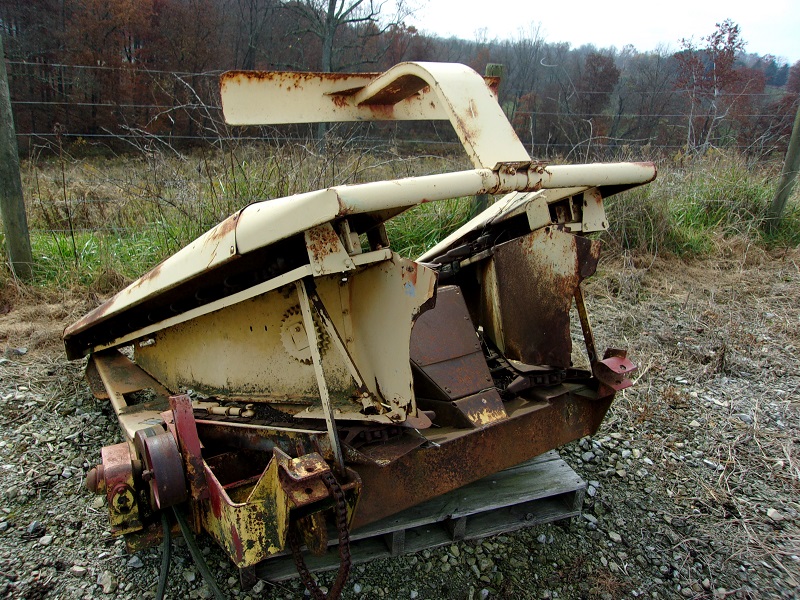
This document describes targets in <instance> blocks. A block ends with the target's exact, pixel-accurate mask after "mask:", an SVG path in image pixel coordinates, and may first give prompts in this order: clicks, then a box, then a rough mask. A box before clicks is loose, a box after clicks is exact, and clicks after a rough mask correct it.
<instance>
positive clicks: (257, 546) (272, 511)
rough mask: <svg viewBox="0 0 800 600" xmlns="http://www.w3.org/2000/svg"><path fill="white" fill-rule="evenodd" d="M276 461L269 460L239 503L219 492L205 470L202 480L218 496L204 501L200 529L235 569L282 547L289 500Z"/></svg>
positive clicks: (214, 477) (269, 554)
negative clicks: (209, 485) (219, 547)
mask: <svg viewBox="0 0 800 600" xmlns="http://www.w3.org/2000/svg"><path fill="white" fill-rule="evenodd" d="M278 470H279V465H278V461H277V460H276V459H275V458H274V457H273V459H272V460H271V461H270V463H269V465H268V466H267V468H266V470H265V471H264V473H263V474H262V475H261V478H260V479H259V480H258V483H257V484H256V485H255V486H254V487H253V488H252V491H250V493H249V494H248V496H247V497H246V498H245V499H243V500H242V501H241V502H235V501H234V500H232V499H231V498H230V496H229V495H228V494H227V493H226V492H225V491H222V486H221V485H220V483H219V481H218V480H217V478H216V476H215V475H214V473H213V472H212V471H211V469H210V468H208V466H206V470H205V471H206V478H207V479H208V480H209V481H210V482H212V483H211V487H212V488H214V487H217V486H219V488H220V490H219V493H216V494H215V493H214V492H212V497H211V499H209V500H206V501H204V503H203V510H202V521H203V527H204V528H205V529H206V531H208V532H209V534H211V536H212V537H213V538H214V539H216V540H217V542H218V543H219V544H220V545H221V546H222V547H223V548H224V549H225V550H226V552H227V553H228V555H229V556H230V557H231V560H233V562H234V563H235V564H236V566H237V567H239V568H242V567H249V566H252V565H255V564H257V563H259V562H261V561H262V560H264V559H265V558H267V557H268V556H271V555H273V554H276V553H278V552H280V551H281V550H283V549H284V547H285V546H286V534H287V531H288V526H289V509H290V504H291V502H290V500H289V496H288V495H287V494H286V492H285V491H284V489H283V487H282V486H281V483H280V479H279V476H278Z"/></svg>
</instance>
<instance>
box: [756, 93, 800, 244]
mask: <svg viewBox="0 0 800 600" xmlns="http://www.w3.org/2000/svg"><path fill="white" fill-rule="evenodd" d="M798 170H800V105H798V106H797V114H796V115H795V117H794V126H793V127H792V137H791V139H790V140H789V148H788V149H787V150H786V160H785V161H784V163H783V169H782V170H781V180H780V182H779V183H778V189H777V190H776V192H775V197H774V198H773V199H772V204H771V205H770V207H769V210H768V211H767V218H766V221H765V222H764V224H765V225H766V226H767V231H769V232H773V233H774V232H775V231H776V230H777V229H778V225H780V222H781V215H782V214H783V209H784V208H786V202H787V200H789V196H790V195H791V193H792V189H793V188H794V182H795V179H797V171H798Z"/></svg>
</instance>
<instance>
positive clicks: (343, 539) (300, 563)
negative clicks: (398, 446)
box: [289, 471, 352, 600]
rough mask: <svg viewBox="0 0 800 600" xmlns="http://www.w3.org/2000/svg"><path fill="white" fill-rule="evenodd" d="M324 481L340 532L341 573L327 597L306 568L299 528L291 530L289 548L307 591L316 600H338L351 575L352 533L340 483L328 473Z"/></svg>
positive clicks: (323, 477)
mask: <svg viewBox="0 0 800 600" xmlns="http://www.w3.org/2000/svg"><path fill="white" fill-rule="evenodd" d="M322 481H323V483H325V487H327V488H328V491H329V492H330V494H331V496H333V499H334V501H335V503H336V504H335V508H334V510H335V513H336V529H337V530H338V532H339V559H340V563H339V572H338V573H337V575H336V581H334V582H333V585H332V586H331V589H330V591H329V592H328V595H327V596H326V595H325V594H324V592H323V591H322V589H320V587H319V585H317V582H316V581H314V578H313V577H312V576H311V572H310V571H309V570H308V567H307V566H306V561H305V559H303V553H302V552H301V551H300V538H299V536H298V534H297V527H292V528H290V530H289V546H290V547H291V549H292V557H293V558H294V564H295V566H296V567H297V573H298V574H299V575H300V579H301V580H302V582H303V585H305V586H306V589H307V590H308V591H309V593H310V594H311V596H312V597H313V598H314V600H336V599H337V598H339V596H340V595H341V594H342V590H343V589H344V584H345V582H346V581H347V576H348V575H349V574H350V567H351V566H352V561H351V559H350V531H348V529H347V503H346V502H345V498H344V492H343V491H342V487H341V486H340V485H339V482H338V481H336V478H335V477H334V476H333V473H331V472H330V471H326V472H324V473H323V474H322Z"/></svg>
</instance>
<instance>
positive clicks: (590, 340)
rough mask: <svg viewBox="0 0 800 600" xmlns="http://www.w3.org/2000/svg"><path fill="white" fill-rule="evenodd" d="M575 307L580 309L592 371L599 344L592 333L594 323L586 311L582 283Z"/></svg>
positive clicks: (577, 289)
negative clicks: (596, 344) (595, 341)
mask: <svg viewBox="0 0 800 600" xmlns="http://www.w3.org/2000/svg"><path fill="white" fill-rule="evenodd" d="M575 307H576V308H577V309H578V317H579V318H580V320H581V330H583V340H584V342H586V353H587V354H588V355H589V364H591V365H592V371H594V363H595V362H597V346H595V343H594V333H592V325H591V324H590V323H589V313H588V312H586V303H585V302H584V299H583V289H582V288H581V286H580V284H578V287H576V288H575Z"/></svg>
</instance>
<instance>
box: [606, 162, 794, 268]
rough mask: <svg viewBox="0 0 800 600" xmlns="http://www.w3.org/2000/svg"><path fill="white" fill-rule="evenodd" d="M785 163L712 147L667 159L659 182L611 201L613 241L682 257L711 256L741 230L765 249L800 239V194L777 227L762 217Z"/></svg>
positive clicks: (742, 235) (740, 234)
mask: <svg viewBox="0 0 800 600" xmlns="http://www.w3.org/2000/svg"><path fill="white" fill-rule="evenodd" d="M779 168H780V165H779V164H773V165H763V164H755V165H753V164H748V163H747V162H746V161H745V159H744V158H743V157H741V156H738V155H733V154H731V153H709V154H708V155H707V156H706V157H705V158H703V159H700V160H697V161H695V162H692V163H690V164H688V165H686V166H680V165H672V164H669V163H667V164H661V165H659V175H658V178H657V179H656V181H654V182H653V183H652V184H650V185H647V186H643V187H640V188H637V189H634V190H631V191H629V192H626V193H624V194H620V195H619V196H615V197H613V198H611V199H610V200H609V201H608V202H607V203H606V205H607V211H608V216H609V223H610V229H609V231H608V234H607V236H606V238H607V241H609V242H610V243H611V244H613V245H615V246H616V247H618V248H620V249H624V250H630V251H636V252H643V253H647V254H657V253H658V254H674V255H678V256H681V257H687V258H690V257H702V256H712V255H713V254H714V253H715V252H716V251H717V249H718V245H719V242H720V241H721V240H726V239H732V238H739V239H743V240H746V241H747V242H748V243H755V244H758V245H760V246H763V247H764V248H766V249H770V248H774V247H788V246H797V245H798V244H800V205H798V202H797V198H796V194H795V200H794V202H793V203H790V204H789V206H787V210H786V212H785V213H784V219H783V222H782V224H781V226H780V227H779V229H778V231H777V232H776V233H775V234H772V235H767V234H765V233H764V231H763V228H762V224H763V221H764V217H765V214H766V211H767V208H768V207H769V203H770V202H771V200H772V197H773V195H774V194H775V186H776V184H777V180H778V175H779Z"/></svg>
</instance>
